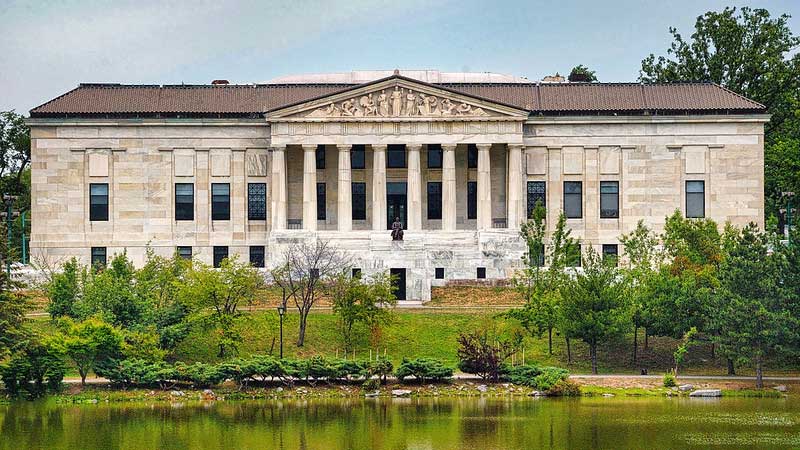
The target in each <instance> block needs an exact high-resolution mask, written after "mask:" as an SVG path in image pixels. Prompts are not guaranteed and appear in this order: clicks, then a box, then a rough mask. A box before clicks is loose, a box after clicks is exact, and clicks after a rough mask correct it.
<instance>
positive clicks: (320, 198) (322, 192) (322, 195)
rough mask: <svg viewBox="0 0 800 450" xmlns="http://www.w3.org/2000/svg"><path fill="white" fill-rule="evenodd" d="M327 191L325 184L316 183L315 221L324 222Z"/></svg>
mask: <svg viewBox="0 0 800 450" xmlns="http://www.w3.org/2000/svg"><path fill="white" fill-rule="evenodd" d="M327 203H328V198H327V191H326V189H325V183H317V220H325V219H326V216H327V215H326V212H327Z"/></svg>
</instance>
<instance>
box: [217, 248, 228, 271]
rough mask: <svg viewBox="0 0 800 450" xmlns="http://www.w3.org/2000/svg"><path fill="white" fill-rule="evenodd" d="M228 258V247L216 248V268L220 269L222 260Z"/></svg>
mask: <svg viewBox="0 0 800 450" xmlns="http://www.w3.org/2000/svg"><path fill="white" fill-rule="evenodd" d="M227 257H228V247H217V246H215V247H214V267H219V266H220V265H221V264H222V260H223V259H225V258H227Z"/></svg>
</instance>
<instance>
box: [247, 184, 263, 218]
mask: <svg viewBox="0 0 800 450" xmlns="http://www.w3.org/2000/svg"><path fill="white" fill-rule="evenodd" d="M247 218H248V219H249V220H267V184H266V183H248V184H247Z"/></svg>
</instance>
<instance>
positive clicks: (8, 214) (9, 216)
mask: <svg viewBox="0 0 800 450" xmlns="http://www.w3.org/2000/svg"><path fill="white" fill-rule="evenodd" d="M16 200H17V196H16V195H10V194H3V204H4V205H5V206H6V210H5V212H3V213H2V215H3V216H5V219H6V252H5V255H3V256H4V257H5V259H6V281H7V282H10V281H11V226H12V225H13V224H14V217H16V216H17V214H18V213H14V212H13V210H12V207H13V206H14V202H15V201H16Z"/></svg>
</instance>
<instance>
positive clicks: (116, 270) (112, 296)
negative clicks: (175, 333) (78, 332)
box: [76, 252, 149, 328]
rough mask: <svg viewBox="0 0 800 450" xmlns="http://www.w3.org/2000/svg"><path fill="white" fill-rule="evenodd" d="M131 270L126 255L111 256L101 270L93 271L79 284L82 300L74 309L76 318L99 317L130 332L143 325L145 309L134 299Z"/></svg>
mask: <svg viewBox="0 0 800 450" xmlns="http://www.w3.org/2000/svg"><path fill="white" fill-rule="evenodd" d="M134 273H135V269H134V267H133V263H132V262H131V261H130V259H128V255H127V254H126V253H125V252H123V253H120V254H116V255H114V257H113V258H112V259H111V264H109V266H108V267H107V268H105V269H102V268H99V267H94V268H92V270H91V271H90V272H89V273H88V275H87V278H86V281H85V282H84V283H83V296H82V299H81V302H79V303H78V304H77V305H78V306H77V309H78V311H77V314H76V315H77V317H78V318H80V319H86V318H89V317H92V316H95V315H99V316H100V317H101V318H102V319H103V320H104V321H106V322H108V323H110V324H113V325H115V326H119V327H122V328H133V327H135V326H139V325H142V324H143V323H145V322H146V321H147V316H148V310H149V305H147V304H145V303H143V302H142V301H141V299H140V298H139V297H138V296H137V295H136V288H135V280H134Z"/></svg>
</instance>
